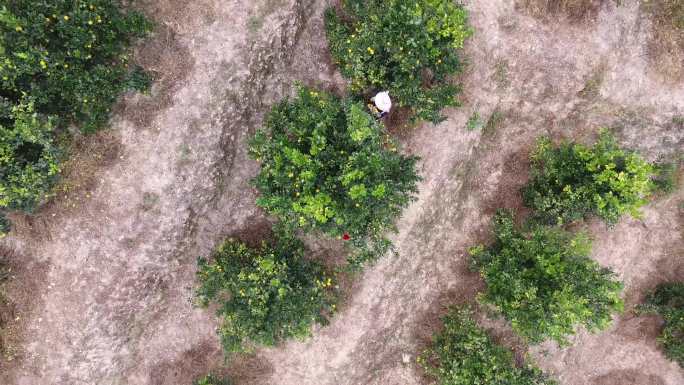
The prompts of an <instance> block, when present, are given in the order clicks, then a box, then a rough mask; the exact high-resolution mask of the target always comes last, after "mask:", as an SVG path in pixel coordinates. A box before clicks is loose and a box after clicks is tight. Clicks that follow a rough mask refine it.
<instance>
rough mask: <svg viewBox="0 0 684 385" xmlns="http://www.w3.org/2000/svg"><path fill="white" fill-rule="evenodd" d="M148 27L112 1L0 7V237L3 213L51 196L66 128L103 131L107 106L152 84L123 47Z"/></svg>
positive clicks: (5, 224)
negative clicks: (122, 96)
mask: <svg viewBox="0 0 684 385" xmlns="http://www.w3.org/2000/svg"><path fill="white" fill-rule="evenodd" d="M150 29H151V24H150V22H149V21H148V20H147V19H145V17H144V16H143V15H142V14H140V13H138V12H133V11H130V12H125V13H124V12H122V11H121V9H120V8H119V4H118V3H117V2H116V1H113V0H91V1H88V2H75V1H73V0H30V1H29V0H20V1H11V2H5V3H4V4H3V5H2V6H0V235H2V234H4V233H6V232H7V231H9V228H10V223H9V221H8V220H7V219H6V217H5V215H6V213H7V212H8V211H13V210H19V211H24V212H32V211H33V210H34V209H35V208H36V207H37V206H39V205H40V204H41V203H43V202H44V201H45V200H46V199H47V198H48V197H49V196H50V194H51V189H52V186H53V185H54V183H55V181H56V180H57V177H58V176H59V171H60V167H59V164H60V161H61V160H62V159H63V157H64V156H65V154H64V153H65V150H64V148H65V146H64V144H65V143H67V142H68V138H69V136H70V134H69V131H68V130H67V128H68V127H70V126H76V127H79V128H80V130H81V131H82V132H85V133H88V132H93V131H96V130H97V129H99V128H101V127H102V126H103V125H104V124H105V123H106V122H107V119H108V117H109V112H110V109H111V106H112V104H113V103H114V102H115V101H116V99H117V97H118V96H119V95H120V94H121V93H122V92H124V91H125V90H128V89H137V90H142V89H145V88H147V87H148V86H149V82H150V78H149V77H148V76H147V75H145V74H144V73H143V72H142V71H141V70H139V69H133V68H130V67H129V64H128V63H129V57H128V54H127V50H128V47H129V46H130V44H131V43H132V42H133V40H134V39H136V38H139V37H142V36H145V35H146V34H147V33H148V32H149V31H150Z"/></svg>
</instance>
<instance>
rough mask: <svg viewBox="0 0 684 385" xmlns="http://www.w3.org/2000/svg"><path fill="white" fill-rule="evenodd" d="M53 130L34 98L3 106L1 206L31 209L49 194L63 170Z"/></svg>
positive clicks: (0, 128) (0, 112)
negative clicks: (60, 166)
mask: <svg viewBox="0 0 684 385" xmlns="http://www.w3.org/2000/svg"><path fill="white" fill-rule="evenodd" d="M1 102H2V100H0V103H1ZM52 131H53V124H52V121H51V120H44V119H42V118H41V117H40V116H39V115H38V114H37V113H36V112H35V111H34V104H33V102H32V101H30V102H23V103H22V104H20V105H17V106H14V107H11V108H10V107H9V105H8V104H7V103H5V104H4V108H3V107H2V106H0V210H5V209H10V210H23V211H27V212H30V211H31V210H32V209H33V208H34V207H36V205H38V204H39V203H40V202H41V201H43V200H44V199H45V198H46V197H47V195H48V194H49V191H50V187H51V186H52V183H53V182H54V180H55V178H56V176H57V173H58V172H59V167H58V165H57V150H56V148H55V145H54V143H53V135H52Z"/></svg>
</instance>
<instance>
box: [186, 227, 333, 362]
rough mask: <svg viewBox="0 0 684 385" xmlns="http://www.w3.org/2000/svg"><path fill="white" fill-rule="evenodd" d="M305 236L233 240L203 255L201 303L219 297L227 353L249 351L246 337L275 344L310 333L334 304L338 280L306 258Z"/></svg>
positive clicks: (199, 289) (199, 293)
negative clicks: (253, 243) (252, 243)
mask: <svg viewBox="0 0 684 385" xmlns="http://www.w3.org/2000/svg"><path fill="white" fill-rule="evenodd" d="M303 254H304V248H303V245H302V243H301V242H300V241H298V240H297V239H295V238H291V237H284V236H280V237H278V239H277V240H276V241H275V242H273V244H270V245H269V244H266V243H263V244H262V245H261V247H259V248H249V247H248V246H247V245H245V244H244V243H242V242H239V241H236V240H232V239H229V240H227V241H226V242H225V243H223V244H222V245H221V246H219V248H218V249H217V250H216V251H215V252H214V253H213V254H212V256H211V259H210V260H211V261H209V260H207V259H204V258H199V260H198V272H197V277H198V279H199V282H200V286H199V288H198V289H197V297H198V299H199V302H200V305H202V306H208V305H209V304H210V303H213V302H216V303H217V304H218V305H219V308H218V310H217V314H218V316H219V317H220V318H221V325H220V327H219V334H220V337H221V342H222V344H223V347H224V349H225V350H226V352H238V351H244V350H246V348H245V346H246V343H247V342H251V343H254V344H259V345H266V346H272V345H275V344H277V343H279V342H280V341H282V340H284V339H287V338H291V337H295V338H304V337H307V336H308V335H309V334H310V328H311V326H312V325H313V324H314V323H317V322H318V323H325V322H326V318H325V317H324V316H323V313H322V312H323V311H327V312H331V311H332V309H334V306H335V305H334V304H333V300H334V296H333V285H334V283H333V281H332V278H331V277H329V276H328V275H326V274H325V272H324V271H323V268H322V267H321V266H320V265H318V264H317V263H314V262H312V261H309V260H306V259H304V256H303Z"/></svg>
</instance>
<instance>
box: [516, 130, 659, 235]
mask: <svg viewBox="0 0 684 385" xmlns="http://www.w3.org/2000/svg"><path fill="white" fill-rule="evenodd" d="M531 161H532V170H531V176H530V182H529V183H528V185H527V186H526V187H525V189H524V191H523V198H524V201H525V204H526V205H527V206H528V207H531V208H533V209H534V210H535V214H534V216H535V218H536V219H539V220H541V221H544V222H548V223H567V222H571V221H574V220H578V219H582V218H583V217H585V216H586V215H588V214H595V215H598V216H599V217H601V218H602V219H603V220H604V221H606V222H607V223H608V224H615V223H616V222H617V221H618V220H619V219H620V217H621V216H622V215H623V214H624V213H629V214H631V215H632V216H634V217H638V216H639V210H638V209H639V207H641V206H642V205H644V204H645V203H646V197H647V196H648V195H649V194H650V193H651V191H652V189H653V183H652V181H651V176H652V174H653V167H652V166H651V165H650V164H649V163H647V162H646V161H645V160H644V159H642V158H641V157H640V156H639V155H638V154H636V153H632V152H627V151H625V150H623V149H621V148H619V147H618V145H617V144H616V143H615V139H614V138H613V137H612V136H611V135H610V134H609V133H608V132H607V131H603V132H602V133H601V137H600V139H599V141H598V142H597V143H596V144H594V146H593V147H587V146H585V145H582V144H577V143H565V142H563V143H561V144H560V145H559V146H557V147H556V146H553V144H552V143H551V141H550V140H549V139H548V138H541V139H540V140H539V143H538V144H537V148H536V150H535V151H534V152H533V153H532V156H531Z"/></svg>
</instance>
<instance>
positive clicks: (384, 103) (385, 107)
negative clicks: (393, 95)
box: [371, 91, 392, 112]
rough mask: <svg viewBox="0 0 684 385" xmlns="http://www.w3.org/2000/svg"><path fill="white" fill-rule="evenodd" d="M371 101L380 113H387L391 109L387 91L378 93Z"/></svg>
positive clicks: (390, 100)
mask: <svg viewBox="0 0 684 385" xmlns="http://www.w3.org/2000/svg"><path fill="white" fill-rule="evenodd" d="M371 100H372V101H373V102H375V106H376V107H378V109H379V110H380V111H383V112H389V111H390V110H391V109H392V99H390V96H389V92H387V91H383V92H378V94H377V95H375V96H374V97H373V98H372V99H371Z"/></svg>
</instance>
